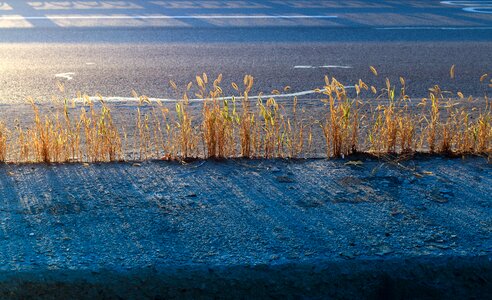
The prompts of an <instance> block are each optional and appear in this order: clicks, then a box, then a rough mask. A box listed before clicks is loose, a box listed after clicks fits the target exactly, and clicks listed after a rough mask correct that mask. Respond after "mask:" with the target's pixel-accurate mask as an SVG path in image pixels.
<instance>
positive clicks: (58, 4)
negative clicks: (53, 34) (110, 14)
mask: <svg viewBox="0 0 492 300" xmlns="http://www.w3.org/2000/svg"><path fill="white" fill-rule="evenodd" d="M28 4H29V5H30V6H31V7H32V8H34V9H37V10H58V9H60V10H61V9H142V6H140V5H138V4H136V3H134V2H130V1H43V2H41V1H33V2H28Z"/></svg>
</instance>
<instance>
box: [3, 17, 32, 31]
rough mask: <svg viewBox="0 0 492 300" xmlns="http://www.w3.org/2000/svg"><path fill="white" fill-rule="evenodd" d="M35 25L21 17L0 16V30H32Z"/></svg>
mask: <svg viewBox="0 0 492 300" xmlns="http://www.w3.org/2000/svg"><path fill="white" fill-rule="evenodd" d="M32 27H33V25H32V24H31V23H30V22H29V21H27V20H26V19H25V18H24V17H23V16H21V15H8V16H6V15H0V28H32Z"/></svg>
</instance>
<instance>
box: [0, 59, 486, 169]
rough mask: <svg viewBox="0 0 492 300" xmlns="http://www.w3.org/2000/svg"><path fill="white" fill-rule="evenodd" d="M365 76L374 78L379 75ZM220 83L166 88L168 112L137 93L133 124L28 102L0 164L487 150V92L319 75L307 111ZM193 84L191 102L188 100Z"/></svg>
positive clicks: (74, 107) (102, 110) (247, 84)
mask: <svg viewBox="0 0 492 300" xmlns="http://www.w3.org/2000/svg"><path fill="white" fill-rule="evenodd" d="M371 70H372V72H373V73H374V75H376V76H377V71H376V69H374V68H373V67H371ZM453 71H454V70H453V68H452V70H451V72H453ZM452 76H454V74H452ZM488 80H489V79H488V78H487V75H484V76H482V78H480V81H481V82H482V84H484V85H486V87H487V86H488V87H490V85H491V83H489V82H488ZM490 82H492V81H490ZM221 83H222V75H219V76H218V77H217V78H216V79H215V80H209V78H208V77H207V75H206V74H202V75H201V76H197V77H196V82H195V83H192V82H190V83H189V84H188V85H187V86H186V88H185V89H184V91H183V92H179V88H178V86H177V85H176V84H175V83H174V82H170V84H171V86H172V88H173V89H174V90H175V91H176V93H177V95H178V96H179V99H180V100H177V101H176V102H175V103H172V104H171V105H172V106H169V105H168V103H162V102H159V101H157V102H153V101H150V100H149V99H148V98H147V97H145V96H139V95H137V94H136V93H135V94H134V97H135V98H137V99H138V100H139V101H138V105H136V107H135V108H134V112H135V120H134V121H132V120H131V118H130V117H128V116H125V117H123V118H124V120H120V122H117V120H114V117H115V114H114V112H113V111H112V107H111V105H110V104H107V103H105V102H104V101H103V98H102V97H101V98H100V100H99V101H94V99H92V98H89V97H87V96H80V95H79V96H78V97H77V98H76V99H70V100H68V99H67V100H65V101H64V104H63V105H62V106H61V107H60V108H59V109H55V110H51V111H48V112H44V111H43V112H42V111H40V109H39V106H38V105H36V104H35V103H34V101H33V100H30V103H31V106H32V110H33V116H34V118H33V120H32V123H28V124H27V125H26V124H20V123H19V122H17V123H16V124H14V125H15V126H14V127H13V130H11V129H9V128H8V126H7V124H4V123H2V122H0V161H14V162H71V161H76V162H99V161H119V160H146V159H166V160H174V159H187V158H232V157H245V158H287V157H288V158H296V157H313V156H317V157H319V156H326V157H344V156H347V155H350V154H353V153H356V152H366V153H373V154H375V155H384V154H388V153H391V154H398V153H413V152H430V153H438V154H480V155H481V154H484V155H489V156H490V155H491V153H492V113H491V109H492V107H491V104H490V103H489V100H488V97H487V94H486V93H485V95H484V96H483V97H481V98H480V100H476V99H475V98H472V97H468V98H467V97H465V96H464V95H463V94H462V93H460V92H458V93H457V94H456V95H454V96H453V95H450V94H449V93H447V92H444V91H442V90H441V89H440V88H439V87H438V86H434V87H433V88H431V89H430V90H429V96H428V97H426V98H423V99H419V100H418V101H415V100H413V99H411V97H410V96H409V95H407V94H406V84H405V80H404V79H403V78H400V80H399V83H398V86H396V85H393V84H391V82H390V81H389V80H388V79H386V86H385V87H384V88H382V89H379V90H378V89H377V88H376V87H375V86H370V85H368V84H366V83H365V82H364V81H362V80H359V81H358V83H357V84H355V85H354V89H355V92H354V91H352V90H350V91H349V90H347V88H346V87H345V86H344V85H343V84H342V83H340V82H338V81H337V80H336V79H335V78H329V77H325V85H324V86H323V88H318V89H316V90H315V91H316V92H317V95H318V98H319V99H320V101H321V103H320V105H319V106H310V107H308V108H307V109H306V108H305V107H303V105H302V103H299V100H298V99H297V97H292V98H291V99H290V100H289V101H287V102H285V101H278V99H276V97H275V94H279V93H280V92H279V91H274V93H273V94H274V95H273V96H263V95H262V94H260V95H256V96H254V97H252V96H250V93H251V91H252V87H253V83H254V78H253V77H252V76H250V75H247V76H245V77H244V80H243V83H242V84H241V87H240V86H239V85H238V84H236V83H232V88H233V90H234V91H235V93H234V94H235V95H234V96H229V97H228V96H227V95H224V93H223V90H222V88H221ZM194 85H195V87H194V90H195V93H194V94H195V96H196V97H197V99H190V98H189V95H188V94H189V93H191V92H192V89H193V86H194ZM289 89H290V88H289V87H285V88H284V92H287V91H288V90H289ZM91 99H92V100H91ZM476 101H478V102H477V103H480V105H479V106H478V107H477V105H475V103H476ZM318 115H319V116H321V117H315V116H318ZM29 124H30V125H29ZM121 124H125V125H121ZM322 153H324V154H322Z"/></svg>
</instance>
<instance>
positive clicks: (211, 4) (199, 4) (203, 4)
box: [151, 1, 270, 9]
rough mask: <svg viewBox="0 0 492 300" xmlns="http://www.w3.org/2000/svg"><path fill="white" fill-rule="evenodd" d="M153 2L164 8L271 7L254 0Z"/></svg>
mask: <svg viewBox="0 0 492 300" xmlns="http://www.w3.org/2000/svg"><path fill="white" fill-rule="evenodd" d="M151 3H152V4H155V5H159V6H162V7H164V8H180V9H184V8H205V9H228V8H270V6H266V5H264V4H260V3H258V2H252V1H151Z"/></svg>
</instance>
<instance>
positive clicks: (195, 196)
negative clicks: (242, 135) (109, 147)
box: [0, 157, 492, 298]
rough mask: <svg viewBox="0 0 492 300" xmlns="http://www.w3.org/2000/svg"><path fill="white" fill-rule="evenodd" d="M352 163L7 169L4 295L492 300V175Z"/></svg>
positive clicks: (453, 167)
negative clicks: (486, 296) (466, 299)
mask: <svg viewBox="0 0 492 300" xmlns="http://www.w3.org/2000/svg"><path fill="white" fill-rule="evenodd" d="M351 159H352V162H350V163H348V164H347V162H349V160H257V161H255V160H229V161H221V162H220V161H195V162H192V163H187V164H181V163H177V162H144V163H115V164H91V165H88V166H87V165H82V164H66V165H63V164H56V165H43V164H36V165H31V164H25V165H3V166H0V201H1V202H0V296H1V298H5V297H13V298H24V297H45V298H53V297H55V298H56V297H63V298H67V297H78V298H80V297H82V298H94V297H110V298H113V297H115V298H116V297H123V298H169V297H179V298H181V297H197V296H203V297H215V296H218V297H221V296H222V297H232V296H236V297H243V296H256V297H260V296H273V297H283V296H291V297H295V296H309V297H325V296H332V297H336V298H343V297H349V298H352V297H356V298H357V297H368V298H380V297H385V296H390V297H406V296H409V295H417V296H421V297H423V298H425V297H435V296H439V297H447V296H451V297H456V298H458V297H460V296H463V295H466V296H470V295H471V296H476V297H478V298H481V296H482V295H483V293H485V292H489V293H491V292H492V287H491V285H492V275H491V274H492V263H491V259H492V234H491V232H492V165H491V164H488V163H487V161H486V160H484V159H482V158H467V159H446V158H435V157H434V158H426V157H420V158H416V159H413V160H410V161H403V162H400V163H397V162H388V161H381V160H377V159H371V158H367V157H361V158H351ZM417 289H418V293H421V294H418V293H417ZM415 293H417V294H415Z"/></svg>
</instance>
